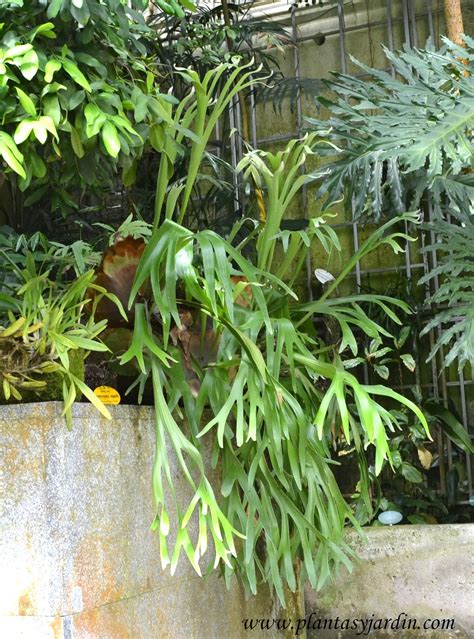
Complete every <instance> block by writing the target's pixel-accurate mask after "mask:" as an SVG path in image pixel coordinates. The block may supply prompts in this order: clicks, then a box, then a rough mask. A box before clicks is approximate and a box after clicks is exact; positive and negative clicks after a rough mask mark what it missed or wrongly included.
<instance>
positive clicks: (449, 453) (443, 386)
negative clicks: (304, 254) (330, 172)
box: [230, 0, 474, 504]
mask: <svg viewBox="0 0 474 639" xmlns="http://www.w3.org/2000/svg"><path fill="white" fill-rule="evenodd" d="M349 4H351V3H349ZM365 4H366V7H367V21H363V22H362V23H360V24H352V25H350V26H347V25H346V11H347V9H346V8H345V6H344V4H339V5H338V6H337V8H336V9H335V10H336V11H337V28H332V29H331V28H329V29H328V30H326V31H324V30H323V31H322V34H323V35H324V36H325V37H326V38H327V37H328V36H338V39H339V60H340V62H339V64H340V67H339V69H332V70H333V71H340V72H343V73H345V72H347V67H348V56H349V53H351V52H350V51H348V47H347V42H346V34H347V33H349V32H354V31H358V32H360V33H364V31H367V30H369V32H370V29H371V28H374V27H378V28H380V27H385V44H386V46H388V48H389V49H390V50H393V49H394V27H395V26H399V25H403V40H404V43H406V44H407V45H409V46H414V47H417V46H419V45H420V44H422V43H419V41H418V40H419V37H418V27H419V25H420V23H421V22H424V26H425V28H426V30H427V32H428V33H429V35H430V37H431V38H432V40H433V41H435V42H437V41H438V39H439V24H440V19H441V16H442V7H441V5H440V3H439V1H438V0H434V4H435V6H433V2H432V0H425V2H424V3H423V6H422V10H421V11H416V6H415V5H416V3H414V2H412V0H385V14H386V15H385V20H384V21H381V20H374V21H373V22H371V21H370V9H371V8H370V5H369V0H365ZM259 5H260V6H261V3H259ZM313 11H314V9H313ZM304 21H305V10H304V8H303V9H293V10H292V11H291V19H290V21H289V28H290V32H291V35H292V39H293V42H294V43H295V44H296V46H294V48H293V69H294V75H295V77H296V78H298V79H299V78H300V77H301V72H300V69H301V51H300V47H301V44H302V43H304V42H306V41H308V40H310V39H311V38H312V37H313V36H308V35H306V36H301V35H300V32H299V24H300V22H301V23H304ZM369 35H370V34H369ZM353 53H354V55H355V57H357V52H353ZM388 70H390V69H388ZM391 72H392V74H393V73H394V71H393V69H391ZM240 118H241V114H240V109H239V105H238V102H237V101H236V102H235V104H234V105H232V107H231V109H230V123H231V126H232V127H234V126H237V128H238V129H239V130H242V129H241V127H240V126H239V125H241V120H240ZM250 119H251V123H250V124H251V126H250V130H251V143H252V145H253V146H254V147H256V146H258V145H262V144H269V143H280V142H284V141H287V140H289V139H292V138H294V137H296V136H299V135H300V134H301V133H302V130H303V121H304V120H303V101H302V95H301V93H299V94H298V95H297V99H296V131H288V133H285V134H279V135H275V136H272V137H266V138H259V137H258V116H257V109H256V104H255V99H254V96H251V100H250ZM242 150H243V149H242V142H241V140H239V138H238V137H236V136H233V138H232V140H231V148H230V152H231V158H232V163H233V164H234V166H235V163H237V162H238V160H239V159H240V157H241V154H242ZM244 199H245V198H243V197H242V190H241V189H240V188H239V184H238V182H236V183H235V202H236V208H240V209H241V210H243V209H244V206H245V202H244V201H243V200H244ZM302 209H303V213H304V216H305V217H307V216H308V198H307V193H306V191H305V192H304V193H303V197H302ZM428 217H429V219H431V211H429V215H428ZM336 226H338V227H345V228H346V229H351V232H352V238H353V246H354V251H357V250H358V248H359V244H360V242H359V228H358V224H357V223H355V222H353V221H348V222H346V223H342V224H338V225H336ZM407 230H408V231H409V229H407ZM418 234H419V232H418ZM431 235H432V234H431ZM433 240H434V237H426V235H425V234H422V235H421V237H420V244H421V247H423V246H425V245H427V244H433ZM436 260H437V258H436V253H435V252H434V251H431V252H428V253H420V254H419V256H418V258H417V259H416V261H415V262H413V261H412V256H411V255H410V251H409V250H408V247H407V250H406V251H405V263H404V265H401V266H397V267H386V268H369V269H363V268H362V265H361V264H359V263H358V264H357V266H356V269H355V286H356V288H357V290H360V288H361V286H362V284H363V277H365V276H367V275H370V274H375V273H379V274H388V273H390V272H400V270H402V271H403V270H404V272H405V274H406V277H407V279H409V280H411V279H414V280H415V281H417V280H418V279H419V277H420V276H421V275H422V272H423V273H426V272H428V271H429V270H431V269H432V268H434V267H435V266H436V263H437V261H436ZM312 271H313V269H312V264H311V256H309V258H308V263H307V278H308V295H309V296H310V297H311V295H312V287H311V286H310V279H311V276H312ZM433 284H434V287H435V288H436V287H437V285H438V283H437V281H436V280H435V281H434V283H433ZM431 292H433V290H432V291H431ZM438 336H439V335H436V334H435V333H434V331H432V332H431V333H430V335H429V341H430V345H431V346H433V344H434V342H435V340H436V338H437V337H438ZM418 364H419V365H418V366H417V368H416V373H415V374H416V384H417V385H419V386H421V387H428V388H431V391H432V395H433V397H434V398H435V399H439V400H441V401H442V402H443V403H444V404H445V405H446V404H447V400H448V396H450V397H453V392H455V393H456V395H457V399H458V403H459V405H460V412H461V415H462V422H463V426H464V428H465V429H466V431H467V432H468V433H469V434H471V435H472V432H471V431H470V426H471V424H472V416H471V410H470V407H469V401H468V395H467V392H468V388H470V387H471V388H472V385H473V384H474V380H472V379H465V378H464V375H463V373H462V372H461V373H460V374H459V377H458V379H456V380H454V381H453V380H450V381H448V380H447V378H446V371H445V368H444V362H443V353H440V355H439V357H438V358H437V359H436V360H435V359H433V360H432V361H431V379H430V382H429V383H421V380H420V365H423V363H422V362H419V363H418ZM364 376H365V379H366V381H367V380H368V371H367V369H365V371H364ZM394 388H397V387H395V386H394ZM398 388H400V389H401V390H403V389H405V390H406V389H407V388H409V387H407V386H406V385H405V386H399V387H398ZM471 428H472V426H471ZM436 437H437V446H438V453H439V475H440V487H441V491H442V492H443V493H446V477H447V472H448V471H449V470H450V469H451V468H452V467H453V450H452V448H451V442H450V441H449V439H448V438H446V437H445V436H444V434H443V433H442V431H441V429H439V430H438V432H437V433H436ZM463 458H464V459H463V462H464V463H465V469H466V477H467V484H468V492H469V498H470V503H471V504H472V500H473V499H474V497H473V495H474V491H473V480H472V466H471V461H472V460H471V458H470V456H469V455H468V454H466V455H463ZM458 503H459V504H467V503H469V501H468V500H465V501H460V502H458Z"/></svg>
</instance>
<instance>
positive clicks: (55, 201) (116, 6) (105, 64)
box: [0, 0, 172, 218]
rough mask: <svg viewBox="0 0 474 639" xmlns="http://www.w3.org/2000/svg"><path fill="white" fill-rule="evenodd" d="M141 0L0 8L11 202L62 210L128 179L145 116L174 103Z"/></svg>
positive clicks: (0, 139) (154, 116)
mask: <svg viewBox="0 0 474 639" xmlns="http://www.w3.org/2000/svg"><path fill="white" fill-rule="evenodd" d="M142 4H143V3H142V2H138V3H132V4H131V6H129V5H130V3H128V2H121V0H108V2H99V1H98V0H87V1H86V0H84V1H82V0H78V1H77V2H74V3H69V2H62V0H60V1H58V0H52V1H51V2H48V3H42V2H33V3H28V4H27V5H26V6H23V3H22V2H12V3H3V4H2V6H1V7H0V25H1V27H0V61H1V64H0V96H1V101H0V117H1V119H2V131H1V132H0V157H1V161H2V163H3V167H2V168H3V170H4V171H5V173H6V175H7V177H8V180H9V183H10V188H11V189H14V190H15V191H16V190H19V191H20V194H21V193H24V194H25V195H24V196H23V198H20V195H18V194H17V197H16V198H15V200H16V201H17V202H18V204H17V208H18V209H21V208H22V207H23V206H29V205H32V204H34V203H37V202H41V206H42V208H44V210H45V212H48V214H49V215H51V213H52V212H55V211H60V212H61V214H63V215H64V214H66V213H67V212H68V211H71V210H75V209H77V208H79V206H80V205H81V203H82V204H85V205H86V204H91V195H92V194H93V193H94V192H101V191H103V189H104V188H108V189H109V190H110V188H111V187H112V186H113V181H114V176H115V175H116V173H117V172H118V171H119V170H121V171H122V173H123V178H124V181H125V183H131V182H133V180H134V174H135V173H134V172H135V170H136V164H135V163H134V160H136V159H137V158H138V157H140V155H141V153H142V152H143V150H144V147H145V146H146V141H147V139H148V131H149V126H150V123H151V122H152V121H153V122H156V121H160V118H161V117H162V116H163V114H164V109H165V105H166V104H167V103H168V102H169V101H172V98H171V97H169V96H167V95H162V94H161V93H160V90H159V86H158V84H157V78H156V75H155V74H154V73H153V72H152V71H153V68H152V66H151V64H150V60H149V59H148V58H147V51H148V49H147V46H148V44H147V43H148V42H149V40H150V33H151V31H150V30H149V28H148V27H147V25H146V23H145V20H144V17H143V15H142V13H141V11H140V10H139V9H140V7H141V5H142ZM91 51H93V52H94V55H91ZM46 199H47V200H48V202H49V205H46V204H45V200H46ZM8 213H9V217H10V218H13V217H14V216H15V213H16V215H17V217H18V216H19V215H20V213H21V210H17V211H13V212H8Z"/></svg>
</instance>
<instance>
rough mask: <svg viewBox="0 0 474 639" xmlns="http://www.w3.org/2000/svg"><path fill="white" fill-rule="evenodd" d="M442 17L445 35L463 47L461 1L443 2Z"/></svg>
mask: <svg viewBox="0 0 474 639" xmlns="http://www.w3.org/2000/svg"><path fill="white" fill-rule="evenodd" d="M444 17H445V20H446V33H447V36H448V38H449V39H450V40H452V41H453V42H455V43H456V44H460V45H463V44H464V42H463V40H462V39H461V34H463V33H464V23H463V19H462V11H461V0H444Z"/></svg>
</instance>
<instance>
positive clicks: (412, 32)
mask: <svg viewBox="0 0 474 639" xmlns="http://www.w3.org/2000/svg"><path fill="white" fill-rule="evenodd" d="M407 8H408V17H409V21H410V38H411V43H412V46H414V47H417V46H418V33H417V31H416V15H415V8H414V6H413V3H412V2H407Z"/></svg>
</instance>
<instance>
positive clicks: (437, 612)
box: [306, 524, 474, 639]
mask: <svg viewBox="0 0 474 639" xmlns="http://www.w3.org/2000/svg"><path fill="white" fill-rule="evenodd" d="M366 533H367V542H366V543H363V542H361V541H360V540H357V539H356V537H355V536H354V535H353V534H352V533H351V534H350V535H349V538H350V541H351V542H355V546H356V548H357V550H358V553H359V556H360V561H359V562H358V563H357V564H356V566H355V567H354V570H353V572H352V574H348V573H347V572H346V571H344V572H343V573H342V572H341V574H340V575H339V576H338V578H337V579H335V580H334V581H333V582H332V583H331V584H330V585H328V586H327V587H326V588H325V589H323V590H322V591H321V592H319V593H316V592H314V591H312V590H310V589H307V591H306V618H307V620H308V628H309V631H308V638H311V637H317V638H318V639H336V638H339V637H341V638H346V639H347V638H348V637H356V636H367V634H365V635H363V634H362V632H361V633H360V635H357V634H356V632H355V631H352V632H353V634H351V631H350V630H334V629H329V625H328V624H327V625H326V629H324V622H323V621H321V622H319V621H318V620H319V619H321V620H329V619H331V620H332V621H333V623H334V622H335V620H336V618H337V617H339V620H340V621H339V626H341V625H342V623H343V621H344V620H345V619H349V620H350V621H351V622H352V621H353V620H355V619H361V618H363V619H371V618H372V619H373V620H374V623H373V625H374V627H375V628H377V626H375V619H388V618H390V619H393V620H394V619H396V618H397V617H398V615H399V614H400V613H402V617H401V619H400V622H401V621H402V620H405V621H407V619H408V618H414V619H417V621H418V622H419V623H420V624H423V623H424V622H425V621H426V620H428V619H431V620H443V619H454V620H455V624H454V629H453V630H448V629H446V628H445V629H444V630H441V629H437V630H431V629H430V630H428V629H427V630H418V631H413V630H412V629H411V630H410V629H408V628H409V627H408V625H406V626H405V629H403V627H402V626H401V625H400V627H399V630H398V631H397V632H395V631H394V630H391V631H390V630H389V631H388V632H384V631H380V632H376V631H375V630H373V631H372V632H371V633H370V634H369V636H370V637H374V638H375V637H400V638H403V639H409V638H410V637H429V638H432V639H447V638H448V637H459V638H463V639H471V638H472V637H474V614H473V610H474V607H473V602H474V601H473V593H474V525H473V524H458V525H445V526H391V527H384V528H369V529H366ZM311 613H314V614H313V616H312V617H311V618H309V615H310V614H311ZM403 615H405V616H403ZM435 625H436V622H435ZM312 626H314V629H313V630H311V627H312ZM358 629H359V630H361V629H362V626H358Z"/></svg>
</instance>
